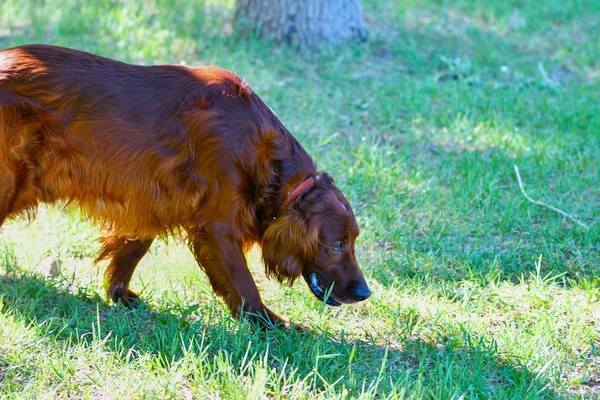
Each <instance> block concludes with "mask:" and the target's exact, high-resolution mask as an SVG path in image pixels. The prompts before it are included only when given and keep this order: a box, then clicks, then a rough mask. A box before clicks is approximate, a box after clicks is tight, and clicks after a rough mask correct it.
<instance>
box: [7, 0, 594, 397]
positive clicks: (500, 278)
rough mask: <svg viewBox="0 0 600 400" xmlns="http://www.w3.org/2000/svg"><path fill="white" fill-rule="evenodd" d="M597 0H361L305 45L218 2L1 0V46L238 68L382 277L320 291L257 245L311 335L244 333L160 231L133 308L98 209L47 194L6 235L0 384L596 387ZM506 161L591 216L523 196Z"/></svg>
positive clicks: (107, 388)
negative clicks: (343, 32)
mask: <svg viewBox="0 0 600 400" xmlns="http://www.w3.org/2000/svg"><path fill="white" fill-rule="evenodd" d="M596 3H597V2H591V1H590V2H579V1H575V0H572V1H569V0H549V1H545V2H543V3H538V2H523V1H518V0H508V1H488V2H470V1H467V0H458V1H443V0H437V1H434V0H429V1H426V2H421V1H410V0H409V1H402V2H400V1H392V2H382V1H376V0H363V8H364V15H365V19H366V21H367V24H368V25H369V26H370V30H371V37H370V40H369V41H368V42H367V43H365V44H361V45H356V46H348V47H346V48H341V49H336V50H335V51H329V50H324V51H322V52H320V53H319V54H317V55H312V56H309V57H307V56H305V57H298V56H297V55H296V54H295V53H294V52H293V51H291V50H288V49H284V48H278V47H276V46H271V45H269V44H265V43H260V42H257V41H253V40H243V39H240V38H237V37H236V36H235V35H233V36H232V34H231V32H230V31H231V25H230V22H229V21H230V19H231V15H232V7H233V1H232V0H229V1H226V0H224V1H217V0H206V1H180V0H149V1H145V2H124V1H115V0H100V1H97V2H86V1H83V0H63V1H57V0H36V1H34V0H19V1H17V0H4V2H3V5H2V9H1V10H0V47H9V46H13V45H18V44H23V43H32V42H44V43H52V44H58V45H65V46H70V47H75V48H78V49H82V50H87V51H92V52H96V53H99V54H102V55H105V56H109V57H113V58H117V59H120V60H124V61H129V62H136V63H144V64H155V63H179V62H184V63H186V64H188V65H196V64H216V65H220V66H223V67H225V68H228V69H231V70H233V71H235V72H237V73H238V74H240V75H242V76H244V77H245V79H246V80H247V81H248V82H249V83H250V84H251V86H252V87H253V88H254V89H255V90H256V91H257V92H258V93H259V94H260V95H261V96H262V97H263V99H264V100H265V101H266V102H267V104H269V105H270V106H271V107H272V108H273V109H274V110H275V111H276V112H277V113H278V115H279V116H280V117H281V119H282V120H283V121H284V123H285V124H286V125H287V126H288V128H289V129H290V130H291V131H292V132H294V133H295V135H296V136H297V137H298V139H299V140H300V142H301V143H302V144H303V145H304V146H305V148H306V149H307V150H308V151H309V153H310V154H312V155H313V156H314V157H315V158H316V159H317V161H318V162H319V164H320V165H321V166H323V167H325V168H326V169H327V170H328V171H329V172H330V173H332V174H333V175H334V176H335V177H336V180H337V182H338V184H339V185H340V186H341V187H342V188H343V190H344V192H345V193H346V195H347V197H348V198H349V200H350V202H351V203H352V204H353V206H354V209H355V213H356V214H357V217H358V219H359V224H360V226H361V228H362V234H361V236H360V238H359V241H358V244H357V245H358V249H357V254H358V258H359V261H360V263H361V265H362V267H363V270H364V271H365V273H366V275H367V276H368V279H369V282H370V284H371V287H372V289H373V292H374V294H373V296H372V298H371V299H369V300H368V301H367V302H365V303H364V304H360V305H357V306H350V307H341V308H335V309H334V308H328V307H326V306H323V305H322V304H320V303H318V302H317V301H316V300H315V299H314V298H313V297H312V295H311V294H310V293H309V291H308V290H307V288H306V287H305V285H302V284H297V285H296V286H294V287H292V288H288V287H282V286H279V285H278V284H276V283H275V282H271V281H267V280H266V279H265V278H264V274H263V273H262V266H261V265H260V262H259V259H260V257H259V255H258V253H257V252H256V251H254V252H252V253H250V254H249V262H250V264H251V267H252V270H253V271H254V272H255V276H256V278H257V281H258V283H259V286H260V287H261V289H262V293H263V297H264V298H265V301H266V303H267V304H270V305H271V306H272V308H273V309H275V311H277V312H279V313H280V314H284V315H286V316H287V317H289V318H291V319H292V320H293V321H297V322H300V323H303V324H306V325H309V326H312V327H314V328H315V330H316V331H317V332H320V333H321V334H320V335H319V334H316V333H311V334H308V335H301V334H299V333H295V332H292V333H281V332H269V333H266V334H265V333H260V332H253V331H252V330H251V329H250V328H249V327H248V326H247V325H245V324H243V323H238V322H234V321H231V320H230V319H229V316H228V314H227V312H226V310H225V307H224V306H223V305H222V303H221V302H220V301H219V300H218V299H217V298H216V297H215V296H214V294H213V293H212V291H211V289H210V287H209V285H208V282H207V280H206V278H205V277H204V275H203V274H202V273H201V272H200V271H199V269H198V268H197V266H195V264H194V262H193V259H192V257H191V255H190V254H189V251H188V250H187V249H186V248H185V246H183V245H182V244H179V243H176V242H174V241H170V242H169V243H168V244H167V243H164V242H158V243H156V244H155V245H154V246H153V247H152V249H151V251H150V253H149V254H148V255H147V257H146V258H145V259H144V260H143V261H142V263H141V265H140V266H139V268H138V270H137V272H136V274H135V276H134V280H133V283H132V287H133V288H135V289H137V290H141V291H142V297H143V299H144V302H143V305H142V306H141V308H140V309H138V310H134V311H129V310H126V309H124V308H122V307H113V306H111V305H108V304H107V303H106V300H105V297H104V295H103V293H102V288H101V286H100V284H101V275H102V270H101V268H100V269H98V268H96V267H94V266H92V264H91V260H90V257H92V256H93V254H94V253H95V252H96V251H97V249H98V243H97V242H95V241H94V238H96V237H97V236H98V235H99V232H98V231H97V229H96V228H95V227H93V226H90V225H89V224H88V223H87V222H85V221H84V220H82V218H80V216H79V215H78V214H77V213H76V212H70V213H69V212H63V211H61V210H58V209H54V208H47V207H42V208H41V209H40V211H39V213H38V216H37V219H36V220H35V221H34V222H32V223H30V224H26V223H25V222H23V221H13V222H10V223H6V224H5V225H4V226H3V227H2V231H0V268H1V274H0V298H1V299H2V300H1V302H0V305H1V307H0V308H1V311H0V336H2V338H3V339H2V340H1V341H0V397H4V398H58V397H74V398H206V397H208V398H244V399H246V398H249V399H250V398H364V399H366V398H437V399H459V398H461V399H467V398H468V399H470V398H495V399H496V398H497V399H501V398H506V399H532V398H535V399H538V398H577V397H581V398H593V397H594V396H599V395H600V223H598V220H599V219H600V189H599V188H600V174H599V171H598V165H599V164H598V154H600V113H599V112H598V104H600V64H599V62H600V58H599V57H598V54H600V40H599V37H598V31H599V30H600V3H598V4H596ZM515 164H516V165H518V166H519V168H520V171H521V175H522V177H523V180H524V184H525V188H526V190H527V192H528V193H529V194H530V195H531V196H532V197H533V198H534V199H538V200H541V201H544V202H546V203H548V204H551V205H553V206H555V207H558V208H560V209H562V210H565V211H567V212H568V213H570V214H572V215H574V216H576V217H577V218H578V219H580V220H581V221H583V222H585V223H586V224H588V225H590V226H591V227H590V228H589V229H587V230H586V229H584V228H582V227H580V226H579V225H577V224H575V223H573V222H572V221H570V220H568V219H565V218H563V217H562V216H560V215H559V214H557V213H555V212H553V211H551V210H548V209H546V208H544V207H540V206H538V205H535V204H531V203H529V202H528V201H527V200H525V198H524V197H523V195H522V194H521V193H520V190H519V186H518V183H517V180H516V177H515V175H514V171H513V165H515ZM47 255H53V256H56V257H59V258H61V259H62V260H63V261H64V264H63V268H62V272H61V274H60V275H59V276H57V277H54V278H43V277H41V276H40V275H39V274H37V273H36V272H35V271H36V265H37V264H38V262H39V261H40V260H41V259H43V258H44V257H45V256H47Z"/></svg>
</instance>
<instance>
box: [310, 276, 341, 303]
mask: <svg viewBox="0 0 600 400" xmlns="http://www.w3.org/2000/svg"><path fill="white" fill-rule="evenodd" d="M303 276H304V280H305V281H306V283H307V284H308V287H309V288H310V290H311V291H312V292H313V294H314V295H315V296H316V298H317V299H319V300H321V301H325V304H327V305H330V306H336V307H337V306H341V305H342V303H340V302H339V301H337V300H335V299H334V298H333V293H332V290H329V289H327V288H326V287H325V285H323V283H322V282H321V280H320V279H319V276H318V275H317V273H316V272H309V273H308V274H305V275H303ZM325 298H326V299H325Z"/></svg>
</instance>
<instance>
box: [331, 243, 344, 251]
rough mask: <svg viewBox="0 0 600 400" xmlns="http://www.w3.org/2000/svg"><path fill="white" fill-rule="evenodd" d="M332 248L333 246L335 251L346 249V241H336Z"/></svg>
mask: <svg viewBox="0 0 600 400" xmlns="http://www.w3.org/2000/svg"><path fill="white" fill-rule="evenodd" d="M331 248H332V249H333V250H334V251H344V243H342V242H335V243H334V244H333V245H332V246H331Z"/></svg>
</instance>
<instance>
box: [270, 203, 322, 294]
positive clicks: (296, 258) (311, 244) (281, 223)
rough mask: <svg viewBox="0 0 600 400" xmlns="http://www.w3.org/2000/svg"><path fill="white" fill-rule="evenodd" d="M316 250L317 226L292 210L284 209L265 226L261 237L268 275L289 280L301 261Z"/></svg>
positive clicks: (299, 270) (306, 260) (299, 269)
mask: <svg viewBox="0 0 600 400" xmlns="http://www.w3.org/2000/svg"><path fill="white" fill-rule="evenodd" d="M317 253H318V230H317V229H316V228H314V227H313V228H312V229H310V227H309V224H308V221H307V220H305V219H304V218H303V217H302V216H301V215H300V214H299V213H297V212H296V211H294V210H287V211H286V212H284V213H283V214H282V215H281V216H279V217H278V218H277V219H276V220H274V221H273V222H272V223H271V224H270V225H269V227H268V228H267V230H266V232H265V235H264V237H263V240H262V258H263V262H264V264H265V271H266V274H267V276H269V277H275V278H276V279H277V280H278V281H279V282H281V283H284V282H285V283H289V284H292V283H294V281H295V280H296V278H298V277H299V276H300V274H302V270H303V267H304V265H306V264H307V263H310V262H312V261H314V260H315V259H316V257H317Z"/></svg>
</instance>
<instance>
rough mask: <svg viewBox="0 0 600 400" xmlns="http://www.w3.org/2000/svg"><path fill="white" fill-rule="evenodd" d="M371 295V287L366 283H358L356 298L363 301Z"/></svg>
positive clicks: (355, 292) (355, 289)
mask: <svg viewBox="0 0 600 400" xmlns="http://www.w3.org/2000/svg"><path fill="white" fill-rule="evenodd" d="M370 296H371V291H370V290H369V287H368V286H367V285H366V284H363V285H357V286H356V287H355V288H354V297H355V298H356V300H358V301H363V300H366V299H368V298H369V297H370Z"/></svg>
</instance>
